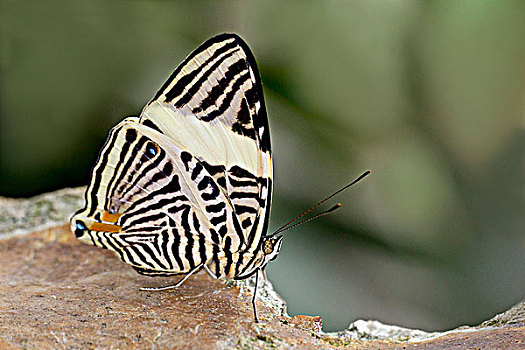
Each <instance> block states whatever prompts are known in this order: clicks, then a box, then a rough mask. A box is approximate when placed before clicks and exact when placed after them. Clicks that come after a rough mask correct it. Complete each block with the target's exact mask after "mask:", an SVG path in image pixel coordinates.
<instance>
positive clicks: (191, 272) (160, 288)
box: [140, 263, 204, 291]
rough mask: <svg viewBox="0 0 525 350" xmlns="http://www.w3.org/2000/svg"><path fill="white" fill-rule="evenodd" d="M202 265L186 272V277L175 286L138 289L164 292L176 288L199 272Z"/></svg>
mask: <svg viewBox="0 0 525 350" xmlns="http://www.w3.org/2000/svg"><path fill="white" fill-rule="evenodd" d="M203 265H204V263H202V264H199V265H197V266H195V268H194V269H193V270H191V271H190V272H188V274H187V275H186V276H184V277H183V278H182V279H181V280H180V281H179V282H177V283H176V284H173V285H171V286H165V287H142V288H140V290H144V291H159V290H166V289H173V288H177V287H179V286H180V285H181V284H183V283H184V281H186V280H187V279H188V278H189V277H190V276H191V275H193V273H194V272H195V271H197V270H199V269H200V268H201V267H202V266H203Z"/></svg>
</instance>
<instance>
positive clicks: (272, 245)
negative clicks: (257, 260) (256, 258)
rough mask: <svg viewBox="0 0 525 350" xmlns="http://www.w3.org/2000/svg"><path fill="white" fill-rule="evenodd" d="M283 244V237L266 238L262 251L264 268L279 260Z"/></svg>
mask: <svg viewBox="0 0 525 350" xmlns="http://www.w3.org/2000/svg"><path fill="white" fill-rule="evenodd" d="M282 243H283V236H268V237H265V238H264V241H263V245H262V250H263V253H264V260H263V263H262V266H263V267H264V266H266V265H267V264H268V263H269V262H270V261H272V260H274V259H275V258H277V255H278V254H279V251H280V250H281V245H282Z"/></svg>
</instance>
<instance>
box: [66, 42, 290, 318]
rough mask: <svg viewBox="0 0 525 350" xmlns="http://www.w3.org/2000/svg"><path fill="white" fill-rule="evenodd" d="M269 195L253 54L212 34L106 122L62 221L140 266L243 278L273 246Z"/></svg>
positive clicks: (266, 143) (277, 240)
mask: <svg viewBox="0 0 525 350" xmlns="http://www.w3.org/2000/svg"><path fill="white" fill-rule="evenodd" d="M271 195H272V158H271V148H270V136H269V130H268V119H267V115H266V108H265V104H264V98H263V93H262V86H261V81H260V77H259V72H258V70H257V66H256V64H255V59H254V57H253V55H252V53H251V52H250V50H249V48H248V46H247V45H246V43H245V42H244V41H243V40H242V39H241V38H240V37H239V36H237V35H234V34H221V35H218V36H215V37H213V38H211V39H209V40H208V41H206V42H205V43H203V44H202V45H201V46H200V47H198V48H197V49H196V50H195V51H193V52H192V53H191V54H190V55H189V56H188V57H187V58H186V59H185V60H184V61H183V62H182V63H181V64H180V65H179V66H178V67H177V69H176V70H175V72H174V73H173V74H172V76H171V77H170V78H169V79H168V81H167V82H166V83H165V84H164V86H162V88H161V89H160V90H159V91H158V92H157V94H156V95H155V97H154V98H153V99H152V100H151V101H150V102H149V103H148V104H147V105H146V107H145V108H144V109H143V111H142V113H141V115H140V116H139V117H129V118H126V119H124V120H123V121H122V122H120V123H119V124H118V125H117V126H115V127H114V128H113V129H112V130H111V131H110V133H109V136H108V138H107V140H106V143H105V144H104V146H103V147H102V150H101V151H100V154H99V156H98V160H97V162H96V164H95V166H94V167H93V169H92V172H91V179H90V182H89V185H88V187H87V190H86V193H85V202H86V203H85V207H84V208H83V209H81V210H79V211H78V212H76V213H75V214H74V216H73V217H72V218H71V229H72V231H73V232H74V233H75V235H76V237H77V238H78V239H80V240H81V241H83V242H85V243H88V244H92V245H95V246H98V247H102V248H107V249H110V250H112V251H114V252H115V253H116V255H117V256H118V257H119V258H120V259H121V260H122V261H124V262H125V263H127V264H129V265H131V266H132V267H133V268H134V269H135V270H136V271H137V272H138V273H140V274H144V275H151V276H171V275H183V276H184V278H183V280H185V279H186V278H187V277H189V276H190V275H191V274H193V273H194V272H196V271H198V270H200V269H205V270H206V271H207V272H208V273H209V274H210V275H211V276H213V277H214V278H219V277H226V278H231V279H245V278H248V277H250V276H252V275H253V274H254V273H256V272H258V271H259V270H261V269H263V268H264V267H265V266H266V264H267V263H268V262H269V261H270V260H272V259H274V258H275V257H276V255H277V254H278V252H279V249H280V246H281V239H282V237H281V236H267V235H266V231H267V227H268V218H269V214H270V203H271ZM183 280H181V281H180V283H182V282H183ZM180 283H178V284H177V285H179V284H180ZM254 311H255V310H254Z"/></svg>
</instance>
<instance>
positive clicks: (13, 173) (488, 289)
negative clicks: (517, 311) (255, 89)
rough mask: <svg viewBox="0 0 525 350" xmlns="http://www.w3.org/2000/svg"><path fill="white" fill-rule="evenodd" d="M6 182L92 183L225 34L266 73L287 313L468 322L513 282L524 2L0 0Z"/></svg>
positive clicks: (28, 187)
mask: <svg viewBox="0 0 525 350" xmlns="http://www.w3.org/2000/svg"><path fill="white" fill-rule="evenodd" d="M0 11H1V12H0V16H1V17H0V28H1V33H0V34H1V36H0V67H1V85H0V94H1V95H0V104H1V106H0V195H4V196H14V197H25V196H31V195H34V194H38V193H42V192H45V191H50V190H54V189H58V188H63V187H67V186H79V185H84V184H86V183H87V181H88V174H89V170H90V167H91V166H92V164H93V162H94V160H95V158H96V155H97V152H98V150H99V148H100V146H101V145H102V143H103V141H104V139H105V137H106V135H107V133H108V131H109V129H110V128H111V127H112V126H113V125H115V124H116V123H118V122H119V121H120V120H121V119H122V118H123V117H125V116H128V115H137V114H139V113H140V111H141V109H142V107H143V106H144V105H145V104H146V103H147V102H148V100H149V99H150V98H151V97H152V96H153V95H154V93H155V92H156V90H157V89H158V88H159V87H160V86H161V85H162V84H163V82H164V80H165V79H166V78H167V77H168V76H169V75H170V74H171V72H172V71H173V69H174V68H175V67H176V65H177V64H178V63H179V62H180V61H181V60H182V59H183V58H184V57H185V56H186V55H187V54H188V53H189V52H190V51H191V50H193V49H194V48H196V47H197V46H198V45H199V44H200V43H201V42H203V41H205V40H206V39H208V38H209V37H211V36H213V35H215V34H218V33H222V32H235V33H238V34H239V35H241V36H242V37H243V38H244V39H245V40H246V41H247V42H248V44H249V45H250V47H251V48H252V50H253V52H254V54H255V56H256V58H257V61H258V64H259V68H260V71H261V75H262V80H263V83H264V92H265V95H266V102H267V108H268V112H269V120H270V125H271V132H272V134H271V136H272V142H273V152H274V160H275V187H274V191H275V192H274V193H275V194H274V203H273V211H272V219H271V224H270V227H271V228H273V229H276V228H277V227H279V226H280V225H281V224H282V223H284V222H286V221H287V220H288V219H290V218H291V217H293V216H295V215H296V214H298V213H300V212H302V211H303V210H304V209H306V208H307V207H309V206H310V205H312V204H314V203H315V202H316V201H317V200H319V199H322V198H323V197H324V196H326V195H327V194H329V193H331V192H332V191H334V190H336V189H337V188H339V187H341V186H343V185H344V184H346V183H347V182H349V181H350V180H352V179H353V178H354V177H356V176H357V175H359V174H360V173H362V172H363V171H364V170H366V169H371V170H372V171H373V173H372V175H371V176H369V177H368V178H367V179H366V180H364V181H363V182H361V183H360V184H359V185H357V186H356V187H354V188H353V189H351V190H349V191H347V192H345V193H344V194H343V195H340V196H339V197H338V198H337V201H340V202H342V203H343V207H342V208H341V209H340V210H339V211H337V212H336V213H334V214H331V215H330V216H328V217H326V218H323V219H320V220H318V221H317V222H314V223H312V224H308V225H303V226H301V227H299V228H297V229H295V230H293V231H288V232H286V234H285V235H286V238H285V240H284V244H283V248H282V250H281V254H280V256H279V259H278V260H277V261H276V262H273V263H272V264H271V265H270V267H269V268H268V275H269V276H270V279H271V280H272V281H273V282H274V284H275V287H276V289H277V290H278V291H279V292H280V293H281V295H282V296H283V297H284V298H285V299H286V300H287V302H288V307H289V312H290V314H298V313H303V314H311V315H321V316H322V317H323V322H324V329H325V330H336V329H342V328H345V327H346V326H347V325H348V323H350V322H351V321H353V320H355V319H357V318H365V319H379V320H381V321H383V322H388V323H395V324H398V325H403V326H408V327H418V328H422V329H426V330H439V329H448V328H451V327H455V326H458V325H462V324H466V323H468V324H475V323H477V322H480V321H482V320H484V319H487V318H489V317H490V316H492V315H493V314H495V313H497V312H501V311H503V310H504V309H506V308H508V307H509V306H510V305H512V304H514V303H516V302H518V301H520V300H521V299H523V297H524V294H525V293H524V290H525V268H524V262H525V234H524V231H525V222H524V214H525V200H524V196H525V186H524V179H525V174H524V172H525V132H524V127H525V118H524V117H525V79H524V78H525V40H524V38H525V2H523V1H514V2H513V1H365V0H363V1H346V2H345V1H323V2H309V1H288V2H284V1H258V2H255V1H252V2H242V1H230V2H216V1H210V2H191V1H184V2H168V1H6V0H1V1H0Z"/></svg>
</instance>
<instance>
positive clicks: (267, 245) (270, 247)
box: [263, 241, 273, 254]
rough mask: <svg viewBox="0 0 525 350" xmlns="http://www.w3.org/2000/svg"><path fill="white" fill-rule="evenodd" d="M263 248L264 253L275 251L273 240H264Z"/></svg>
mask: <svg viewBox="0 0 525 350" xmlns="http://www.w3.org/2000/svg"><path fill="white" fill-rule="evenodd" d="M263 250H264V254H271V253H272V252H273V242H272V241H264V246H263Z"/></svg>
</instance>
